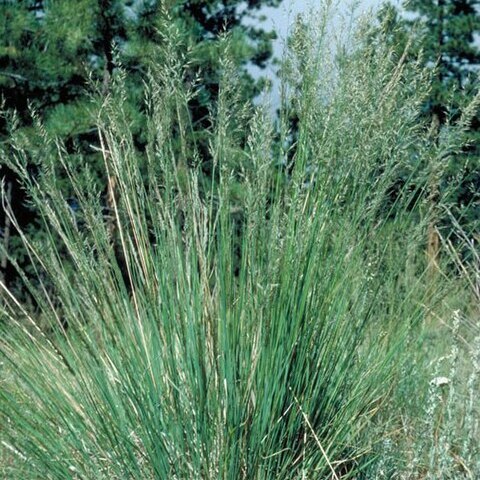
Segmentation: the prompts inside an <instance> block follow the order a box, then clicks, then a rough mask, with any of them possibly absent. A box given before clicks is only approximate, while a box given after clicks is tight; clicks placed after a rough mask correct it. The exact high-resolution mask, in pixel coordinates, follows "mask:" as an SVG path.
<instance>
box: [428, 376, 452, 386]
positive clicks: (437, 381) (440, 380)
mask: <svg viewBox="0 0 480 480" xmlns="http://www.w3.org/2000/svg"><path fill="white" fill-rule="evenodd" d="M430 383H431V384H432V385H435V386H436V387H443V386H445V385H448V384H449V383H450V379H449V378H447V377H435V378H434V379H432V380H431V382H430Z"/></svg>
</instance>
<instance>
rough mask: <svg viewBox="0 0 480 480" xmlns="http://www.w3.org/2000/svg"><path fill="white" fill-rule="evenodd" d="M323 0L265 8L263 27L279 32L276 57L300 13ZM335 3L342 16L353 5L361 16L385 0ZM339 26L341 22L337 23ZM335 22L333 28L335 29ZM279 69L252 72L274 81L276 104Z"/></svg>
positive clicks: (286, 1) (285, 2) (397, 0)
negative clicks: (276, 73) (290, 27)
mask: <svg viewBox="0 0 480 480" xmlns="http://www.w3.org/2000/svg"><path fill="white" fill-rule="evenodd" d="M321 1H322V0H283V1H282V3H281V6H280V7H278V8H271V7H269V8H263V9H262V10H261V11H260V14H262V15H264V16H265V17H266V20H265V21H264V22H263V23H262V26H263V27H264V28H265V29H266V30H271V29H274V30H275V31H276V32H277V35H278V38H277V40H276V41H275V43H274V55H275V56H276V57H281V56H282V51H283V45H284V42H285V39H286V37H287V35H288V31H289V26H290V25H291V23H292V21H293V20H294V18H295V16H296V15H297V14H298V13H302V12H306V11H308V10H309V9H310V8H311V7H312V6H313V7H316V6H319V5H321ZM390 1H391V3H393V4H395V5H399V4H400V2H401V0H390ZM333 3H334V4H335V5H337V7H336V8H337V10H336V11H338V13H339V14H340V15H342V14H343V15H347V14H348V12H349V11H350V7H351V5H352V3H354V4H355V5H356V9H355V14H356V15H361V14H363V13H369V12H372V14H373V12H374V11H375V10H376V9H378V8H379V7H380V5H381V4H382V3H383V0H353V1H352V0H333ZM336 23H338V26H340V25H339V22H336ZM335 26H336V25H335V22H334V23H333V27H334V28H335ZM277 68H278V67H276V66H272V65H270V66H268V67H267V68H266V69H263V70H260V69H256V68H252V70H251V72H252V74H253V75H254V76H257V75H261V76H263V77H268V78H270V79H271V80H272V81H273V90H272V100H273V103H274V104H275V103H276V101H275V100H276V97H277V92H276V90H277V89H278V79H277V78H276V75H275V72H276V69H277Z"/></svg>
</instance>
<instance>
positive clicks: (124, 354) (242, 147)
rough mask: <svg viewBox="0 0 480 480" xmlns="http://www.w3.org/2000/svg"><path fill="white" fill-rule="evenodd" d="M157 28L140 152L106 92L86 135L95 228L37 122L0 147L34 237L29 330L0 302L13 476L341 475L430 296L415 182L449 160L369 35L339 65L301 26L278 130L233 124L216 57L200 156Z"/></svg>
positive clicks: (239, 118) (422, 205) (252, 115)
mask: <svg viewBox="0 0 480 480" xmlns="http://www.w3.org/2000/svg"><path fill="white" fill-rule="evenodd" d="M166 28H169V29H170V30H171V31H169V32H168V35H166V36H165V38H166V39H169V40H168V42H167V43H166V46H165V49H167V54H165V55H164V58H166V59H167V61H166V63H165V64H163V65H158V66H153V67H152V71H151V73H150V75H149V76H148V78H146V80H145V81H146V84H147V90H148V98H147V100H146V105H147V111H148V139H149V141H148V146H147V147H146V149H145V151H143V152H138V150H137V149H136V148H135V146H134V142H133V139H132V136H131V134H130V130H129V123H128V113H127V112H124V111H123V110H122V95H123V92H122V74H121V73H119V74H118V75H117V77H118V78H117V80H116V84H115V85H114V86H113V87H112V92H111V93H110V94H109V96H108V97H107V98H106V99H105V100H104V103H103V106H102V109H101V111H100V113H99V115H98V138H99V142H98V146H97V147H95V148H97V149H98V152H99V154H101V156H102V158H103V162H104V172H105V178H106V179H107V181H108V190H109V194H110V195H109V205H110V207H111V208H110V212H109V217H108V218H106V215H105V205H104V201H103V196H102V195H100V193H101V190H102V188H101V187H100V188H99V187H98V186H97V185H96V184H95V183H94V182H93V181H91V182H89V181H88V178H89V176H88V171H87V170H85V171H84V172H83V175H82V180H81V181H80V180H79V178H78V177H77V171H78V165H75V166H72V165H71V163H69V162H68V161H67V155H66V153H65V149H64V147H63V146H62V145H61V144H59V143H58V142H57V141H56V140H55V139H52V138H49V137H48V135H47V134H46V133H44V132H43V130H42V127H41V124H40V123H38V126H37V134H36V137H35V142H33V141H32V140H31V139H28V138H24V137H22V136H21V135H20V134H17V133H16V132H15V131H14V130H12V135H11V142H10V144H9V146H8V147H6V148H4V149H3V153H2V155H3V160H4V161H6V162H8V164H9V165H10V167H11V168H13V169H14V170H15V172H16V173H17V175H18V176H19V177H20V178H21V179H22V181H23V183H24V186H25V188H26V189H27V190H28V192H29V194H30V196H31V201H32V203H33V205H35V208H36V209H38V211H39V212H40V214H41V218H42V220H43V223H44V229H45V232H46V233H45V236H44V238H43V240H42V241H38V242H33V241H32V240H30V239H29V237H28V235H27V234H26V233H22V239H23V242H24V243H25V246H26V248H27V250H28V252H29V255H30V259H31V264H32V268H33V269H34V271H35V272H36V273H37V276H38V278H37V281H36V282H32V281H31V279H30V278H31V277H29V276H27V275H25V276H24V281H25V288H26V289H27V290H28V291H29V294H30V295H31V297H32V298H33V299H34V302H35V305H36V309H35V311H33V312H32V311H30V310H29V309H27V308H26V307H24V306H23V305H22V304H20V302H18V301H17V300H16V299H15V297H14V295H13V294H12V293H11V292H9V291H8V290H7V289H5V288H3V293H2V296H3V304H2V314H3V326H2V334H1V341H0V352H1V361H2V371H1V390H0V419H1V422H0V425H1V426H0V439H1V445H2V448H3V449H4V451H5V452H6V453H5V455H6V456H8V458H9V461H8V475H10V477H9V478H22V479H28V478H32V479H33V478H44V479H70V478H71V479H95V480H98V479H108V480H112V479H125V478H135V479H193V478H195V479H197V478H198V479H220V478H221V479H231V480H233V479H241V478H244V479H274V478H280V479H296V478H298V479H300V478H312V479H319V478H325V479H327V478H328V479H339V478H353V477H354V475H358V473H359V472H360V471H361V469H362V468H363V465H364V464H366V463H368V461H371V460H372V458H373V457H371V456H370V452H369V449H368V448H367V446H366V445H364V444H362V442H361V441H360V439H361V438H363V434H364V433H365V429H366V428H368V426H369V424H370V422H371V419H372V418H373V417H375V415H376V414H377V413H378V412H379V411H380V410H381V409H382V405H383V404H384V401H385V399H386V397H387V396H388V395H389V392H390V391H391V388H392V387H393V385H394V381H395V378H396V376H397V373H398V372H397V370H396V365H397V360H398V356H399V355H401V353H402V345H403V343H402V342H403V339H404V338H405V335H406V332H408V331H409V330H410V329H412V328H415V325H416V324H418V322H421V321H422V319H423V317H424V316H425V315H426V314H427V313H426V312H427V310H428V305H427V303H426V302H427V300H429V301H434V298H435V295H432V292H431V289H429V288H427V287H428V285H426V281H425V277H424V275H423V273H422V270H423V269H422V267H421V265H422V262H421V261H418V259H417V252H418V250H419V247H418V246H419V245H423V243H422V242H424V238H425V223H426V221H427V219H428V211H429V205H428V202H427V201H426V198H427V192H426V185H428V171H429V169H430V168H431V165H432V163H433V162H435V159H436V158H439V156H440V155H441V154H443V153H444V152H440V151H439V150H440V149H442V148H444V149H447V150H448V148H450V147H449V145H448V142H444V144H443V145H444V146H441V145H439V144H438V142H437V143H434V142H432V141H431V135H430V133H429V131H428V126H425V125H423V124H422V122H421V121H420V120H419V112H420V107H421V104H422V102H423V100H424V96H425V95H426V93H427V91H428V75H427V74H426V73H425V72H423V71H422V70H421V69H420V68H418V67H417V66H416V65H415V64H412V63H410V64H408V65H407V64H406V62H405V56H404V57H402V58H398V57H396V56H395V55H394V53H393V52H392V51H390V50H389V49H388V48H387V47H386V46H385V43H382V42H381V41H377V42H373V43H372V40H371V36H369V32H368V29H361V31H360V33H358V34H357V35H356V36H355V38H354V40H355V42H354V44H355V47H350V48H337V47H335V48H334V47H331V46H330V45H332V44H331V42H330V40H331V39H330V36H329V34H328V29H327V28H326V27H325V19H324V17H322V20H321V22H320V24H319V25H308V24H306V23H304V22H298V24H297V27H296V30H295V32H294V36H293V38H292V42H291V51H290V53H289V55H288V58H287V61H286V63H285V68H284V87H283V98H282V106H281V111H280V121H279V122H278V124H277V123H274V122H273V121H272V120H271V118H270V114H269V113H268V108H265V107H262V106H260V107H252V106H249V105H241V104H239V103H238V100H237V96H236V91H237V88H239V82H238V81H237V73H236V69H235V67H234V65H233V64H232V62H230V61H229V60H228V58H229V57H228V39H226V40H224V41H223V46H224V47H225V48H224V50H225V51H226V53H225V60H224V62H223V68H224V74H223V79H222V82H221V88H220V93H219V98H218V102H217V103H216V104H215V105H212V112H211V128H208V129H206V130H204V131H202V132H200V134H201V135H202V136H203V138H207V139H208V144H209V148H208V152H205V151H203V153H202V151H201V150H200V149H198V148H196V144H195V141H194V140H193V139H194V138H195V136H194V135H193V133H194V132H193V133H192V131H193V130H194V129H195V126H193V125H192V124H191V122H190V120H189V114H188V111H189V110H188V106H189V102H190V101H191V99H192V98H193V97H194V96H195V95H196V91H197V86H196V85H192V82H190V81H187V79H186V78H185V72H186V71H187V70H188V55H187V56H185V57H184V56H182V55H180V54H179V53H178V52H177V48H176V44H175V38H176V37H175V32H174V28H173V27H169V26H166ZM362 32H363V33H362ZM292 119H295V122H294V124H295V129H294V130H292V129H290V125H291V124H292V123H291V120H292ZM197 133H198V132H197ZM39 139H41V141H40V140H39ZM39 145H40V146H39ZM445 145H446V146H445ZM32 160H33V161H36V162H37V163H38V164H40V165H41V169H40V172H39V173H38V174H36V175H35V176H32V175H31V173H30V170H29V169H27V167H26V165H27V162H31V161H32ZM206 162H208V165H209V173H208V178H206V175H205V168H204V166H205V163H206ZM85 168H86V167H85ZM59 171H61V172H62V175H63V176H66V177H67V178H68V179H69V182H68V183H69V188H70V190H71V191H72V192H74V196H75V199H76V202H77V204H78V209H76V211H75V212H72V209H71V208H70V206H69V204H68V202H67V201H66V200H65V194H64V192H63V191H62V188H63V187H62V185H61V184H60V182H59V181H58V175H59ZM85 172H87V173H85ZM400 178H401V179H402V180H401V181H400V180H399V179H400ZM85 179H86V180H85ZM399 184H400V188H395V186H398V185H399ZM5 208H7V209H8V206H7V205H6V206H5ZM11 220H12V222H13V224H14V225H15V218H14V217H12V219H11ZM11 261H12V262H14V259H11ZM426 305H427V306H426ZM370 440H371V442H374V439H370ZM371 442H370V444H371ZM370 444H369V445H370ZM5 468H7V467H5Z"/></svg>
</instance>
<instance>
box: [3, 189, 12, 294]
mask: <svg viewBox="0 0 480 480" xmlns="http://www.w3.org/2000/svg"><path fill="white" fill-rule="evenodd" d="M6 195H7V204H8V205H9V204H10V202H11V201H12V181H11V180H10V181H9V182H8V183H7V191H6ZM11 230H12V222H11V220H10V217H9V216H8V215H7V214H6V213H5V224H4V227H3V252H2V256H1V258H0V281H1V282H2V283H3V284H4V285H6V283H7V275H6V272H7V265H8V247H9V244H10V233H11Z"/></svg>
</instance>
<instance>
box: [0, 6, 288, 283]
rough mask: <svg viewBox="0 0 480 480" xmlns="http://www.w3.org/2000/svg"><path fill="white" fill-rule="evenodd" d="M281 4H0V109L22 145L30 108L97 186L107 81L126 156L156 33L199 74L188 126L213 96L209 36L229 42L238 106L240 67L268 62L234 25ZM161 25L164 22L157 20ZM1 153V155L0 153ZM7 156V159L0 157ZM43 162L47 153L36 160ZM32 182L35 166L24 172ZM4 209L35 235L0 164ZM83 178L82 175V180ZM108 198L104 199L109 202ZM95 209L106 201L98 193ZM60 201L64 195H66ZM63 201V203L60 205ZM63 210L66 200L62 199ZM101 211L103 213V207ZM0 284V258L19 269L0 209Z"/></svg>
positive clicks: (213, 51)
mask: <svg viewBox="0 0 480 480" xmlns="http://www.w3.org/2000/svg"><path fill="white" fill-rule="evenodd" d="M280 2H281V0H249V1H248V2H246V4H245V2H243V1H240V0H234V1H229V2H224V1H220V0H209V1H202V2H199V1H196V0H187V1H180V0H143V1H138V0H48V1H47V0H18V1H9V0H3V1H0V98H3V102H4V105H3V108H4V109H5V110H10V109H14V110H15V111H16V112H17V120H16V123H17V130H18V131H20V132H21V133H22V134H23V135H24V136H25V138H26V139H28V141H29V142H30V143H32V144H34V143H35V135H36V133H35V132H36V131H37V132H38V129H35V128H34V125H33V122H34V120H33V119H32V115H31V110H30V108H31V107H32V108H34V109H35V111H36V112H37V115H38V117H39V118H40V119H41V121H42V123H43V125H44V127H45V130H46V131H47V132H48V134H49V135H51V136H54V137H58V138H60V139H61V141H62V142H63V144H64V145H65V148H66V149H67V150H68V153H69V154H70V158H71V163H72V165H74V166H75V165H76V164H77V163H78V165H79V172H78V173H79V175H82V174H83V169H82V168H80V165H83V163H80V160H79V158H80V157H82V158H84V159H85V158H86V159H87V163H88V165H89V167H90V170H91V171H92V172H93V177H94V178H95V180H96V181H97V182H98V183H99V184H100V185H107V183H108V182H107V179H105V178H101V177H100V176H99V175H100V174H99V172H100V170H101V169H100V168H98V167H99V166H100V162H101V155H100V153H99V151H98V148H92V146H93V147H95V146H97V147H98V134H97V132H96V129H95V121H96V117H97V113H98V110H99V106H100V104H101V97H102V95H105V94H107V93H108V92H109V89H110V86H111V82H112V77H113V76H114V75H115V73H116V72H117V71H119V70H120V68H121V69H123V71H124V72H126V74H125V75H124V78H125V79H124V83H125V95H126V104H125V105H124V108H125V110H126V111H128V113H129V115H130V117H131V118H130V120H131V121H130V128H131V130H132V133H133V135H134V139H135V143H136V145H135V146H136V147H137V148H139V149H140V150H141V149H142V146H143V145H144V144H145V141H146V138H145V132H144V129H143V112H144V106H143V96H144V92H143V83H142V76H144V75H145V74H146V72H147V71H148V68H149V66H150V65H151V63H152V62H158V61H162V60H161V58H159V55H161V47H162V42H164V37H162V35H165V34H166V32H164V31H162V29H164V28H165V25H167V24H172V25H174V26H175V28H176V29H177V30H178V32H180V33H179V35H180V36H181V37H182V38H183V40H184V41H183V47H184V49H185V52H183V53H185V54H188V55H190V57H191V62H190V64H191V66H192V72H190V73H191V77H192V78H194V77H195V76H196V75H197V74H200V75H201V78H202V85H201V88H200V91H199V92H198V95H197V96H196V97H195V99H193V100H192V102H191V116H192V120H193V122H206V121H207V115H208V111H209V110H208V109H209V105H210V103H211V100H212V98H213V97H214V96H215V95H216V94H217V92H218V82H219V58H218V37H219V35H220V33H221V32H223V31H228V32H230V34H231V37H232V42H231V43H232V45H233V49H232V50H233V60H234V61H235V64H236V65H237V68H238V71H239V75H240V76H241V78H242V80H243V83H242V85H243V90H242V91H243V95H244V97H245V100H248V99H252V98H253V96H254V95H255V93H256V92H257V91H258V86H257V84H256V83H255V82H254V81H253V79H252V77H251V76H250V75H249V74H248V71H247V69H246V68H245V67H246V66H247V65H248V64H252V63H253V64H255V65H258V66H260V67H262V66H264V65H265V62H266V61H267V60H268V58H270V56H271V53H272V48H271V40H272V38H273V37H274V34H273V33H272V32H266V31H264V30H263V29H261V28H252V27H245V26H243V24H242V21H243V20H244V19H245V17H246V16H251V15H254V14H255V12H256V11H257V10H258V9H259V8H260V7H261V6H263V5H269V6H274V5H278V4H279V3H280ZM166 17H168V18H166ZM92 82H93V84H96V85H97V86H98V92H97V93H98V95H97V96H96V97H93V96H92V95H90V94H87V93H86V92H87V91H88V88H87V85H88V84H92ZM8 134H9V131H8V128H7V122H6V120H5V119H4V118H2V119H0V140H1V139H2V137H3V138H5V137H6V136H7V135H8ZM0 149H1V148H0ZM4 153H5V156H7V157H8V152H4ZM45 154H46V155H48V153H47V152H46V153H45ZM29 168H31V170H32V173H33V174H34V172H35V170H36V166H35V165H31V166H29ZM0 169H1V171H0V178H1V179H3V182H4V183H5V192H6V197H7V200H8V201H9V202H10V203H11V204H12V206H13V208H14V210H15V214H16V216H17V217H18V221H19V222H20V223H21V224H22V226H23V227H25V226H26V225H27V224H28V225H30V228H31V230H32V231H33V232H34V233H35V234H40V232H41V228H40V225H39V223H38V219H37V218H36V216H35V212H34V211H32V210H30V208H29V206H28V203H27V202H26V200H27V199H26V198H25V197H24V195H23V192H22V191H21V190H20V189H19V188H18V186H17V184H16V181H15V175H14V172H12V171H11V170H9V169H8V168H6V167H5V165H3V166H2V165H0ZM89 174H91V172H90V171H89ZM109 193H110V195H109ZM104 194H105V195H104V197H105V202H107V203H108V198H110V197H111V194H112V192H109V191H108V188H107V187H106V186H105V187H104ZM66 196H67V197H68V196H69V192H66ZM69 201H70V200H69ZM71 203H72V208H74V203H75V199H74V198H73V197H72V198H71ZM107 207H108V205H107ZM0 229H1V230H0V233H1V234H2V235H1V237H2V244H3V248H2V250H1V252H2V253H1V255H0V268H1V276H2V278H1V279H3V280H4V281H5V282H10V283H11V282H12V281H14V280H15V272H14V271H13V269H12V268H11V265H10V264H9V262H7V253H9V254H12V252H13V255H14V256H15V257H16V259H17V260H18V261H19V262H20V263H22V261H23V260H25V261H27V259H24V258H23V256H22V255H23V253H22V251H21V247H17V244H18V243H19V242H18V238H16V235H15V228H14V226H12V224H11V222H10V221H9V219H8V216H7V215H5V212H4V211H3V209H1V210H0Z"/></svg>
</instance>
